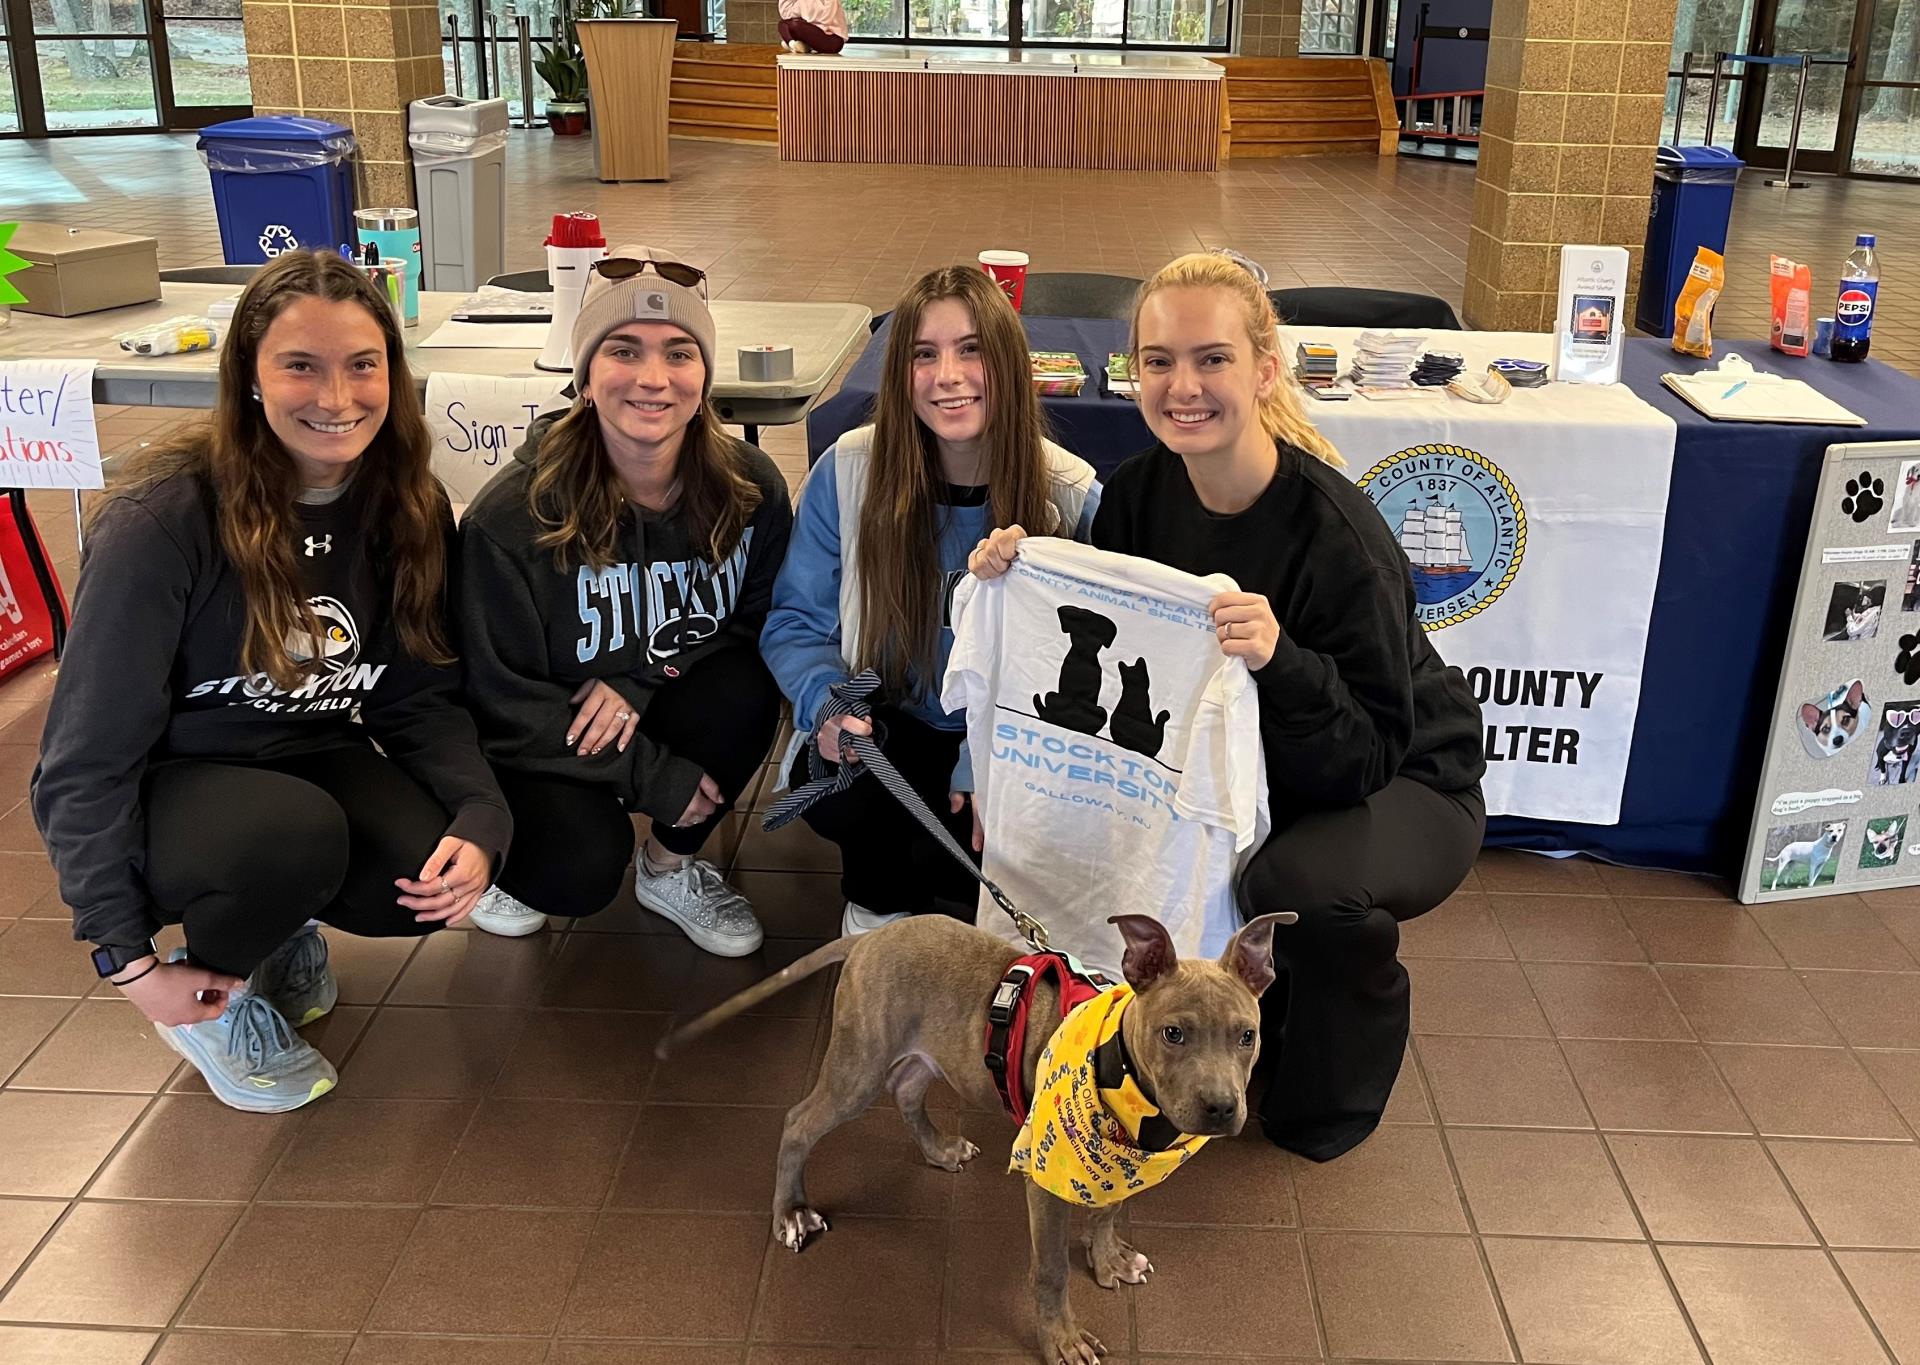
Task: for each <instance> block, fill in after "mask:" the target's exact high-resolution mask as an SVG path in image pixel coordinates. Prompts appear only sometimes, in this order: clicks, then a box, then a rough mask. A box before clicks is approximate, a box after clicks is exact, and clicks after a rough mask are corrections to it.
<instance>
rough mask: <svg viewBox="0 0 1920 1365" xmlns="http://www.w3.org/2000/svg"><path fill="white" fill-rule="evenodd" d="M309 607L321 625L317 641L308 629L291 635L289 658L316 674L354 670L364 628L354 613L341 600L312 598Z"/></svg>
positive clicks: (289, 638)
mask: <svg viewBox="0 0 1920 1365" xmlns="http://www.w3.org/2000/svg"><path fill="white" fill-rule="evenodd" d="M307 605H308V606H309V607H312V608H313V614H314V616H315V617H317V618H318V619H319V622H320V638H319V639H318V640H317V641H316V640H315V639H314V638H313V637H312V636H310V635H308V634H307V633H306V632H305V631H304V630H295V631H293V632H292V633H291V634H289V635H288V636H287V657H288V658H290V659H292V660H293V661H294V662H295V663H297V664H300V665H303V666H304V667H306V668H307V669H308V670H309V671H310V672H313V673H338V672H341V671H342V670H343V669H348V668H352V667H353V665H354V663H355V661H357V660H358V659H359V657H360V628H359V627H358V626H356V625H355V624H354V622H353V613H352V612H350V611H348V610H347V608H346V605H345V604H344V603H342V602H341V601H340V599H339V598H337V597H309V598H308V599H307Z"/></svg>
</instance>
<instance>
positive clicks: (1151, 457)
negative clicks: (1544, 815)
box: [1093, 445, 1487, 827]
mask: <svg viewBox="0 0 1920 1365" xmlns="http://www.w3.org/2000/svg"><path fill="white" fill-rule="evenodd" d="M1093 543H1094V544H1095V545H1096V546H1098V547H1099V548H1101V549H1103V550H1115V551H1119V552H1120V553H1122V554H1133V555H1140V556H1141V557H1143V558H1146V559H1155V560H1158V561H1160V562H1161V563H1163V564H1170V565H1172V566H1173V567H1174V568H1176V569H1184V570H1186V571H1187V572H1189V573H1194V574H1209V573H1224V574H1228V575H1230V576H1232V578H1233V579H1234V581H1235V582H1237V583H1238V584H1239V585H1240V589H1241V591H1242V592H1255V593H1262V594H1264V595H1265V596H1266V598H1267V600H1268V602H1269V603H1271V604H1272V607H1273V614H1274V617H1275V618H1276V619H1277V620H1278V621H1279V623H1280V643H1279V645H1278V646H1277V647H1276V648H1275V650H1274V654H1273V658H1272V659H1271V660H1270V661H1269V662H1268V663H1267V665H1266V667H1265V668H1261V669H1259V670H1257V671H1255V673H1254V675H1253V677H1254V681H1255V683H1256V684H1257V687H1258V695H1259V698H1260V737H1261V740H1262V742H1263V743H1264V745H1265V747H1266V757H1267V792H1268V799H1269V804H1270V805H1271V806H1272V808H1273V816H1274V824H1275V826H1276V827H1278V826H1279V825H1281V824H1282V823H1284V822H1285V821H1286V820H1288V819H1290V818H1292V817H1294V816H1297V815H1299V814H1301V813H1303V812H1305V811H1307V810H1311V809H1315V808H1320V807H1327V806H1345V805H1353V804H1355V803H1357V802H1360V801H1363V800H1365V799H1366V798H1367V797H1369V796H1371V795H1372V794H1373V793H1375V792H1377V791H1379V790H1381V789H1382V788H1383V787H1385V786H1386V785H1387V783H1388V782H1390V781H1392V780H1393V778H1394V777H1396V776H1406V777H1409V778H1411V779H1413V780H1414V781H1416V782H1420V783H1422V784H1423V785H1425V786H1427V787H1430V788H1432V789H1434V790H1436V791H1443V792H1446V791H1459V790H1463V789H1465V788H1468V787H1471V786H1473V784H1474V783H1476V782H1478V781H1479V780H1480V776H1481V774H1482V773H1484V772H1485V771H1486V766H1487V765H1486V758H1485V755H1484V752H1483V749H1482V736H1481V728H1480V727H1481V722H1480V707H1479V704H1478V703H1477V702H1475V701H1474V699H1473V695H1472V693H1470V692H1469V691H1468V690H1467V682H1466V679H1465V678H1464V677H1463V676H1462V675H1461V673H1460V670H1459V669H1457V668H1449V667H1448V666H1447V665H1446V664H1445V663H1444V662H1443V661H1442V660H1441V658H1440V656H1439V654H1438V653H1436V652H1435V651H1434V648H1433V645H1432V644H1431V643H1429V641H1428V640H1427V635H1426V632H1425V631H1424V630H1423V629H1422V628H1421V626H1420V622H1419V620H1418V618H1417V617H1416V615H1415V608H1416V605H1417V603H1416V599H1415V597H1414V591H1413V573H1412V570H1411V568H1410V567H1409V565H1408V563H1407V556H1406V552H1405V551H1404V550H1402V549H1401V548H1400V546H1399V544H1398V542H1396V541H1395V540H1394V538H1393V533H1392V532H1391V531H1390V530H1389V529H1388V527H1387V524H1386V522H1385V521H1383V520H1382V519H1381V517H1380V513H1379V512H1378V511H1377V510H1376V509H1375V508H1374V505H1373V503H1372V501H1371V500H1370V499H1368V497H1367V495H1366V494H1365V493H1362V492H1361V491H1360V490H1359V489H1358V488H1355V487H1354V486H1353V484H1352V483H1350V482H1348V480H1347V478H1346V477H1345V476H1344V475H1343V474H1341V473H1340V471H1339V470H1337V469H1332V468H1329V467H1328V466H1327V465H1325V464H1323V463H1322V462H1321V461H1319V460H1316V459H1314V458H1313V457H1312V456H1311V455H1308V454H1306V453H1304V452H1303V451H1300V450H1297V449H1295V448H1293V447H1291V446H1284V445H1283V446H1281V447H1280V466H1279V470H1278V471H1277V472H1276V474H1275V475H1274V479H1273V482H1272V483H1271V484H1269V485H1268V486H1267V489H1266V491H1265V492H1263V493H1262V494H1261V495H1260V497H1259V498H1258V499H1257V500H1256V501H1255V502H1254V504H1253V505H1252V506H1251V507H1249V508H1247V509H1246V510H1245V511H1243V512H1240V513H1237V514H1235V515H1233V516H1218V515H1216V514H1214V513H1212V512H1209V511H1208V510H1207V509H1206V507H1205V506H1203V505H1202V504H1201V502H1200V498H1199V495H1198V494H1196V493H1195V492H1194V489H1193V484H1192V482H1191V480H1189V479H1188V477H1187V470H1186V465H1185V464H1184V463H1183V462H1182V461H1181V459H1180V457H1179V456H1178V455H1175V454H1173V453H1172V452H1171V451H1169V450H1168V449H1167V448H1166V447H1165V446H1155V447H1154V448H1153V449H1152V450H1148V451H1146V452H1144V453H1142V454H1139V455H1136V456H1134V457H1133V458H1132V459H1130V460H1128V461H1127V462H1126V463H1125V464H1123V465H1121V466H1120V468H1119V469H1118V470H1117V471H1116V472H1115V474H1114V476H1113V477H1112V478H1111V479H1110V480H1108V481H1107V485H1106V491H1105V494H1104V495H1103V496H1102V498H1101V502H1100V512H1099V514H1098V516H1096V517H1095V518H1094V523H1093Z"/></svg>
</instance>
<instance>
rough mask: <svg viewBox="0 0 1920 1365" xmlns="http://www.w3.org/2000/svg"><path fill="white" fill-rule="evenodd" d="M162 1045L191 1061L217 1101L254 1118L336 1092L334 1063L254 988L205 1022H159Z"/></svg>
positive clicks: (238, 993)
mask: <svg viewBox="0 0 1920 1365" xmlns="http://www.w3.org/2000/svg"><path fill="white" fill-rule="evenodd" d="M153 1031H154V1032H155V1033H157V1034H159V1035H160V1038H161V1041H162V1042H164V1043H166V1045H167V1046H168V1047H170V1048H172V1049H173V1050H174V1051H175V1052H177V1053H179V1054H180V1055H181V1056H182V1057H185V1058H186V1059H187V1060H188V1061H190V1062H192V1063H193V1065H194V1069H195V1070H197V1071H198V1072H199V1073H200V1074H201V1076H203V1077H205V1078H206V1082H207V1087H208V1088H209V1089H210V1090H212V1091H213V1094H214V1098H216V1099H218V1100H219V1101H220V1102H221V1103H222V1104H226V1105H231V1106H232V1107H233V1108H235V1109H244V1110H247V1111H248V1112H250V1113H255V1114H283V1113H285V1112H286V1111H287V1110H289V1109H298V1108H299V1107H300V1106H301V1105H303V1104H310V1103H312V1102H313V1101H314V1100H317V1099H319V1098H320V1097H321V1096H322V1095H324V1094H326V1093H327V1092H328V1091H329V1090H331V1089H333V1087H334V1084H335V1082H336V1081H338V1080H339V1076H338V1075H337V1074H336V1073H335V1071H334V1069H333V1063H332V1062H329V1061H328V1060H327V1059H326V1058H325V1057H322V1056H321V1055H320V1053H319V1052H318V1050H316V1049H315V1048H314V1046H313V1045H312V1044H311V1043H309V1042H307V1041H306V1040H305V1039H304V1038H302V1037H301V1036H300V1035H299V1034H297V1033H295V1032H294V1031H293V1030H292V1029H291V1028H288V1027H287V1021H286V1020H285V1019H283V1018H281V1017H280V1012H279V1011H278V1010H276V1009H274V1007H273V1006H272V1005H270V1004H268V1003H267V1000H266V998H265V997H264V996H261V995H259V994H257V993H256V992H255V991H254V990H253V989H252V988H251V987H243V988H241V989H240V990H237V991H235V992H234V993H233V995H232V996H231V997H230V998H229V1000H228V1001H227V1008H226V1012H225V1013H224V1014H222V1015H221V1016H220V1017H219V1018H218V1019H209V1020H207V1021H206V1022H205V1023H203V1024H155V1025H154V1026H153Z"/></svg>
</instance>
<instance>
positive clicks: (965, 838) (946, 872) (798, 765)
mask: <svg viewBox="0 0 1920 1365" xmlns="http://www.w3.org/2000/svg"><path fill="white" fill-rule="evenodd" d="M873 721H874V726H875V729H876V731H884V734H883V735H882V739H881V744H880V750H881V752H882V753H884V754H886V756H887V757H888V758H890V759H892V760H893V766H894V767H896V768H898V769H899V770H900V775H901V776H902V777H904V778H906V779H907V783H908V785H910V786H911V787H912V788H913V789H914V791H916V792H918V793H919V795H920V799H921V800H922V801H925V802H926V803H927V807H928V809H930V810H931V811H933V812H934V814H936V815H938V816H939V817H940V821H941V823H942V824H944V825H945V826H946V827H947V829H948V830H949V831H950V832H951V833H952V834H953V837H954V838H955V839H956V840H957V841H958V842H959V844H960V847H961V848H963V849H971V848H972V847H973V845H972V839H973V815H972V814H971V812H969V811H968V810H967V809H965V808H962V809H961V811H960V813H959V814H958V815H955V814H953V813H952V812H951V811H950V810H949V809H948V799H947V798H948V786H949V784H950V782H951V779H952V777H953V765H954V761H955V760H956V759H957V758H959V756H960V745H961V744H962V743H963V742H964V741H965V740H966V732H965V731H963V730H938V729H935V728H934V727H933V726H931V725H928V724H927V723H926V722H925V721H923V720H916V719H915V718H914V717H912V716H910V715H908V714H907V713H906V712H905V711H902V710H899V709H898V708H897V707H893V706H885V705H882V706H876V707H875V708H874V709H873ZM829 766H830V767H831V766H832V765H829ZM787 780H788V781H789V782H790V783H791V784H792V785H794V786H799V785H800V784H802V783H804V782H805V781H806V780H807V753H806V750H805V749H804V748H802V749H801V751H800V752H799V753H798V754H796V755H795V756H794V760H793V767H792V769H791V770H790V771H789V772H788V774H787ZM803 818H804V819H805V820H806V822H807V823H808V824H809V825H811V826H813V830H814V833H816V834H818V835H820V836H821V837H822V838H825V839H830V840H832V841H833V842H834V843H836V844H838V845H839V846H840V890H841V894H843V895H844V896H846V898H847V899H848V900H850V901H852V902H853V903H854V904H856V905H859V906H861V907H863V908H865V909H868V910H873V911H877V912H879V913H881V914H892V913H894V912H896V911H902V910H904V911H906V912H908V913H910V914H915V915H924V914H928V913H932V912H941V913H945V914H949V915H953V916H954V917H955V918H957V919H964V920H966V921H967V922H968V923H972V922H973V910H974V905H975V903H976V902H977V900H978V897H979V890H980V883H979V882H977V881H975V880H974V879H973V878H972V877H971V876H969V875H968V874H967V870H966V869H965V868H963V867H961V866H960V865H959V863H957V862H955V861H954V858H953V855H952V854H951V853H949V852H947V851H946V850H945V849H944V848H942V847H941V846H940V845H939V843H938V842H937V841H936V840H935V839H934V838H933V836H932V835H930V834H928V833H927V832H926V830H924V829H923V828H921V826H920V822H919V821H917V820H915V819H914V818H913V817H912V816H911V815H909V814H907V812H906V811H904V810H902V809H901V807H900V803H899V802H898V801H895V800H894V799H893V797H892V795H891V794H889V793H888V791H887V789H886V788H885V787H883V786H881V785H880V780H879V779H878V778H876V777H871V776H866V777H862V778H860V779H859V780H858V781H856V782H855V783H854V784H853V785H852V786H851V787H848V788H847V789H846V790H845V791H843V792H841V793H840V794H839V795H837V796H829V797H827V798H826V799H825V800H824V801H818V802H815V803H814V804H813V805H812V806H811V807H809V808H808V810H807V812H806V814H805V816H804V817H803Z"/></svg>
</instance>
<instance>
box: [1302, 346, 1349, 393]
mask: <svg viewBox="0 0 1920 1365" xmlns="http://www.w3.org/2000/svg"><path fill="white" fill-rule="evenodd" d="M1293 372H1294V373H1295V374H1296V375H1298V376H1299V378H1300V382H1301V383H1302V384H1305V385H1306V386H1307V387H1308V388H1310V389H1323V388H1327V387H1329V386H1331V385H1333V384H1336V383H1338V382H1339V380H1340V352H1339V351H1337V350H1335V349H1334V348H1333V347H1332V346H1330V345H1328V344H1327V343H1326V342H1324V341H1303V342H1301V343H1300V344H1299V346H1297V347H1295V348H1294V357H1293Z"/></svg>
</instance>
